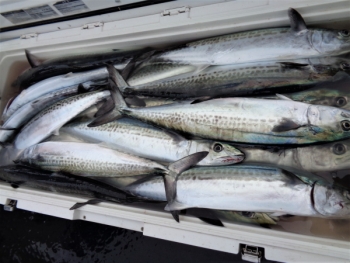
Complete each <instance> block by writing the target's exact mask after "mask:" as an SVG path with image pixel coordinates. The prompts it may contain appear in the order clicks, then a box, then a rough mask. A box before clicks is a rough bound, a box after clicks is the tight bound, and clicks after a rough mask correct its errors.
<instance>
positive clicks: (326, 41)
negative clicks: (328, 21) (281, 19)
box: [151, 8, 350, 65]
mask: <svg viewBox="0 0 350 263" xmlns="http://www.w3.org/2000/svg"><path fill="white" fill-rule="evenodd" d="M288 15H289V19H290V25H291V27H290V28H270V29H259V30H253V31H246V32H241V33H234V34H230V35H224V36H218V37H213V38H208V39H204V40H199V41H195V42H192V43H189V44H187V45H186V46H185V47H182V48H178V49H175V50H171V51H167V52H164V53H161V54H159V55H157V56H154V57H153V58H152V59H151V61H152V62H156V61H159V62H169V63H182V64H203V65H228V64H234V63H247V62H258V61H268V60H279V61H285V60H286V59H297V58H310V57H320V56H336V55H340V54H345V53H347V52H349V51H350V33H349V31H348V30H332V29H318V28H307V26H306V24H305V22H304V20H303V18H302V17H301V15H300V14H299V13H298V12H297V11H296V10H294V9H292V8H290V9H289V10H288Z"/></svg>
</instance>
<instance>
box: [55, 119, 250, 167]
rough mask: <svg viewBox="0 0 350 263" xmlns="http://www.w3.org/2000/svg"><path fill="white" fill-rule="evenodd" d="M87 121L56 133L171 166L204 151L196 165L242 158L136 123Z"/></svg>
mask: <svg viewBox="0 0 350 263" xmlns="http://www.w3.org/2000/svg"><path fill="white" fill-rule="evenodd" d="M88 124H89V122H86V121H85V122H75V123H70V124H67V125H65V126H64V127H62V128H61V129H60V132H61V131H63V132H66V133H69V134H72V135H74V136H76V137H78V138H82V139H84V140H86V141H89V142H94V143H104V144H105V145H108V147H112V148H115V149H117V150H120V151H122V152H125V153H129V154H132V155H136V156H139V157H143V158H147V159H151V160H154V161H157V162H166V163H171V162H175V161H176V160H179V159H181V158H184V157H186V156H188V155H190V154H193V153H196V152H201V151H208V152H209V154H208V155H207V157H205V158H204V159H203V160H202V161H200V162H199V163H198V164H197V165H200V166H203V165H204V166H206V165H229V164H234V163H237V162H240V161H242V160H243V159H244V155H243V154H242V153H241V152H240V151H238V150H237V149H236V148H234V147H232V146H230V145H228V144H227V143H222V142H215V141H208V140H187V139H185V138H184V137H182V136H180V135H179V134H177V133H175V132H170V131H167V130H164V129H159V128H157V127H154V126H152V125H149V124H146V123H143V122H140V121H138V120H133V119H128V118H123V119H120V120H118V121H114V122H111V123H107V124H104V125H101V126H98V127H88Z"/></svg>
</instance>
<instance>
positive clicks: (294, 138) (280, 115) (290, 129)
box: [117, 98, 350, 144]
mask: <svg viewBox="0 0 350 263" xmlns="http://www.w3.org/2000/svg"><path fill="white" fill-rule="evenodd" d="M117 107H118V110H119V111H120V112H122V113H123V114H125V115H127V116H130V117H133V118H136V119H139V120H142V121H146V122H150V123H154V124H156V125H159V126H162V127H166V128H169V129H173V130H179V131H182V132H186V133H190V134H193V135H196V136H200V137H203V138H208V139H216V140H225V141H235V142H246V143H258V144H308V143H314V142H317V141H333V140H339V139H343V138H347V137H350V132H349V129H348V128H347V125H349V121H350V112H348V111H346V110H341V109H338V108H334V107H327V106H319V105H310V104H306V103H301V102H294V101H288V100H276V101H274V103H271V101H270V100H264V99H253V98H225V99H213V100H209V101H204V102H200V103H196V104H191V102H190V101H186V102H183V103H176V104H168V105H163V106H158V107H148V108H128V107H127V106H125V105H120V104H119V105H117ZM257 112H259V115H257V114H256V113H257ZM276 113H277V114H276ZM344 125H345V126H346V127H344Z"/></svg>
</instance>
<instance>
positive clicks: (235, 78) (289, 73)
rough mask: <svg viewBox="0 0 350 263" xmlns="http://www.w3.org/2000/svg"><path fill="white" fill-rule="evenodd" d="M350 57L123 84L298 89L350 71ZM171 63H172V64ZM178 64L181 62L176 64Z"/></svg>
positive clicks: (199, 90) (219, 91)
mask: <svg viewBox="0 0 350 263" xmlns="http://www.w3.org/2000/svg"><path fill="white" fill-rule="evenodd" d="M344 64H350V60H349V59H346V58H333V57H331V58H329V57H326V58H320V59H303V60H302V59H299V60H289V61H288V62H276V61H268V62H257V63H243V64H233V65H226V66H211V67H208V68H207V69H205V70H203V71H200V72H195V73H193V72H192V73H187V74H182V75H178V76H175V77H171V78H167V79H164V80H159V81H153V82H147V83H145V84H137V85H135V84H130V83H129V85H130V87H120V88H121V90H122V92H123V94H124V95H125V96H131V95H134V96H150V97H152V96H155V97H162V98H173V99H187V98H197V97H204V96H209V97H211V98H215V97H230V96H248V95H255V96H256V95H259V94H269V93H273V94H276V93H283V92H290V91H294V90H296V91H298V90H301V89H305V88H306V87H310V86H313V85H319V83H323V82H326V81H331V80H332V79H333V78H334V75H335V74H336V73H337V72H348V73H350V70H349V69H348V68H346V67H344V66H343V65H344ZM168 67H170V65H169V66H168ZM173 67H174V68H176V67H179V65H177V64H174V65H173ZM344 74H345V73H344Z"/></svg>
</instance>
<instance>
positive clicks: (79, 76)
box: [2, 67, 108, 121]
mask: <svg viewBox="0 0 350 263" xmlns="http://www.w3.org/2000/svg"><path fill="white" fill-rule="evenodd" d="M107 78H108V71H107V69H106V68H105V67H103V68H100V69H95V70H90V71H86V72H81V73H68V74H66V75H60V76H56V77H52V78H48V79H45V80H43V81H40V82H38V83H36V84H34V85H33V86H30V87H29V88H27V89H25V90H23V91H22V92H21V93H20V94H19V95H18V96H17V97H16V98H15V99H14V100H13V101H12V103H11V104H10V105H9V106H8V107H7V108H6V109H5V111H4V113H3V117H2V119H3V120H4V121H6V120H7V119H8V118H9V117H10V116H11V115H12V114H13V113H14V112H15V111H16V110H17V109H19V108H20V107H21V106H23V105H25V104H27V103H28V102H30V101H33V100H36V99H38V98H40V97H41V96H43V95H45V94H48V93H50V92H54V91H57V90H60V89H64V88H69V87H71V86H74V85H78V84H83V85H85V86H86V87H89V86H91V85H94V84H95V83H97V84H105V83H106V82H107ZM101 81H102V82H101ZM84 83H85V84H84ZM87 89H88V88H87Z"/></svg>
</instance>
